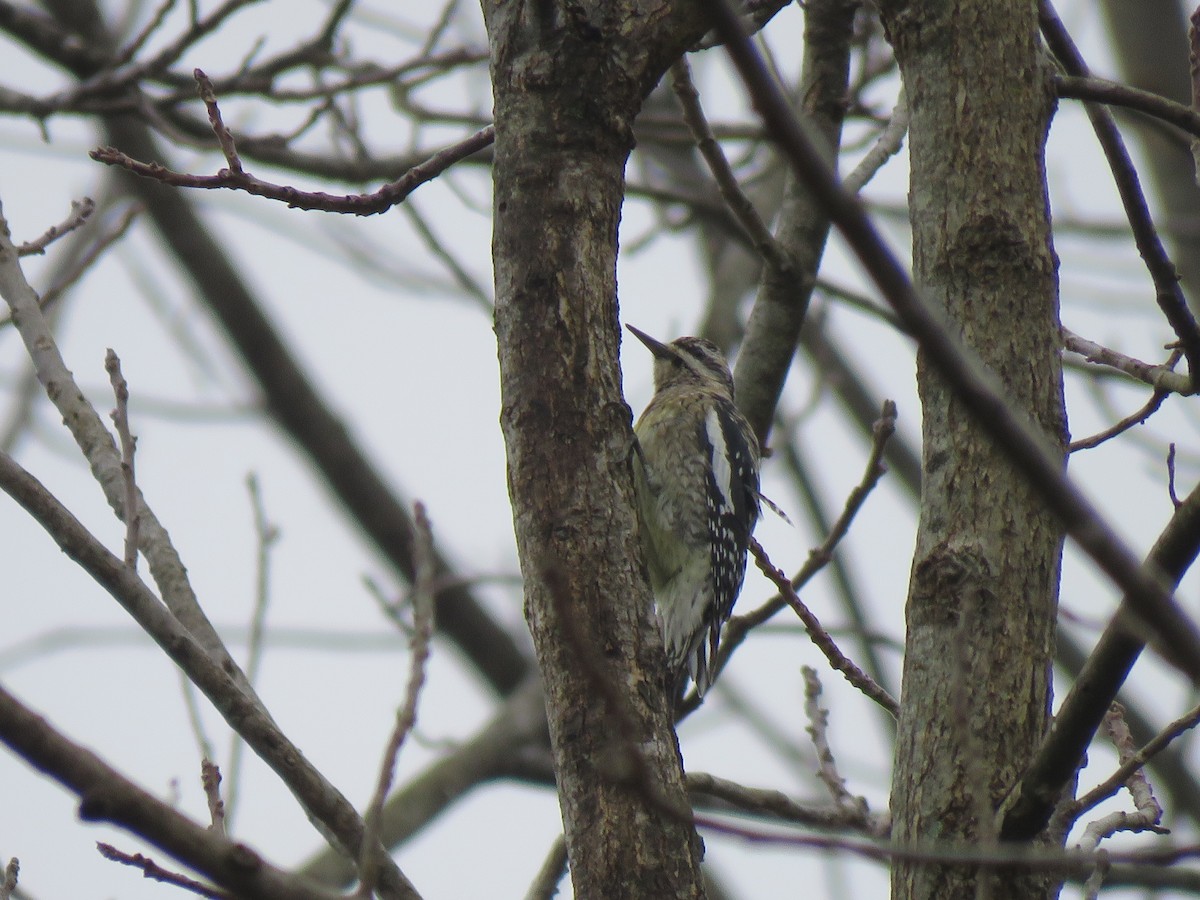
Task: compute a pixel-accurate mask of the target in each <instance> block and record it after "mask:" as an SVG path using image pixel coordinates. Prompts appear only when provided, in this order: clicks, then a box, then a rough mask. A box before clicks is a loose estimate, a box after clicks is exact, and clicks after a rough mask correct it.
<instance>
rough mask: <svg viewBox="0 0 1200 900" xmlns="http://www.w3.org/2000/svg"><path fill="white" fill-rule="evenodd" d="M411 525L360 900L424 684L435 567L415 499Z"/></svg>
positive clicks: (372, 871) (370, 884)
mask: <svg viewBox="0 0 1200 900" xmlns="http://www.w3.org/2000/svg"><path fill="white" fill-rule="evenodd" d="M413 525H414V535H413V538H414V544H413V563H414V566H415V569H416V572H415V574H414V577H413V590H412V607H413V628H412V635H411V637H410V639H409V652H410V657H409V664H408V688H407V690H406V691H405V694H404V702H403V704H402V705H401V707H400V709H399V710H398V711H397V712H396V724H395V727H394V728H393V729H392V734H391V737H390V738H389V739H388V744H387V748H386V750H384V754H383V762H382V763H381V765H380V767H379V779H378V781H377V783H376V786H375V793H374V796H372V798H371V803H370V805H369V806H368V807H367V813H366V815H365V816H364V822H365V823H366V824H365V826H364V828H363V841H362V851H361V852H360V853H359V858H358V868H359V882H360V888H359V893H360V894H361V895H362V896H363V897H365V898H370V897H371V892H372V891H373V890H374V887H375V879H376V877H377V876H378V871H379V860H378V854H379V853H381V852H384V851H383V850H382V847H381V845H380V844H379V834H380V827H381V819H382V815H383V804H384V801H385V800H386V799H387V795H388V792H389V791H390V790H391V788H392V781H393V780H394V778H395V774H396V759H397V757H398V756H399V754H400V748H401V747H402V746H404V739H405V738H406V737H408V734H409V732H410V731H412V729H413V726H414V725H415V724H416V722H417V701H418V700H419V699H420V697H421V688H422V687H424V685H425V665H426V663H427V662H428V661H429V648H430V643H431V642H432V640H433V597H434V590H435V589H434V579H435V577H436V575H437V566H436V563H435V560H434V552H433V532H432V530H431V528H430V525H429V518H428V516H427V515H426V514H425V506H424V504H422V503H420V502H417V503H416V504H414V515H413Z"/></svg>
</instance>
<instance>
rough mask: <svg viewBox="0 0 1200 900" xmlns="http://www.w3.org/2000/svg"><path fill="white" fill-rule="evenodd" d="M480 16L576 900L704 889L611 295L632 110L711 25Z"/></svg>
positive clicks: (532, 612) (504, 12)
mask: <svg viewBox="0 0 1200 900" xmlns="http://www.w3.org/2000/svg"><path fill="white" fill-rule="evenodd" d="M484 13H485V17H486V19H487V25H488V31H489V35H490V39H491V53H492V80H493V86H494V93H495V106H496V109H495V121H496V157H495V168H494V180H495V219H494V226H495V234H494V238H493V256H494V265H495V278H496V336H497V340H498V344H499V356H500V377H501V392H502V404H503V405H502V409H501V415H500V419H501V424H502V426H503V430H504V437H505V443H506V446H507V454H508V472H509V493H510V495H511V498H512V504H513V517H514V524H515V530H516V537H517V546H518V550H519V553H520V559H521V570H522V573H523V575H524V578H525V613H526V618H527V619H528V622H529V627H530V631H531V633H532V635H533V642H534V648H535V650H536V653H537V657H538V663H539V665H540V667H541V672H542V676H543V679H544V683H545V692H546V707H547V715H548V720H549V724H550V737H551V744H552V749H553V753H554V759H555V769H556V776H557V781H558V790H559V801H560V806H561V809H562V815H563V825H564V829H565V835H566V841H567V850H568V856H569V859H570V864H571V876H572V881H573V883H574V887H575V895H576V896H577V897H580V898H624V897H656V898H658V897H662V898H676V897H678V898H693V897H701V896H703V887H702V884H701V880H700V875H699V863H700V855H701V847H700V841H699V838H698V837H697V836H696V834H695V831H694V828H693V826H692V824H691V822H690V817H689V816H688V815H687V812H686V811H687V803H686V796H685V793H684V790H683V782H682V769H681V765H680V759H679V752H678V748H677V745H676V743H675V737H674V730H673V727H672V717H671V705H670V699H669V698H668V697H667V696H666V694H665V692H664V688H665V680H664V678H663V674H662V668H661V667H662V656H661V650H660V649H656V647H659V646H661V645H660V644H659V639H658V637H657V632H656V629H655V625H654V623H653V620H652V618H651V612H650V596H649V591H648V588H647V585H646V583H645V581H644V579H643V577H642V575H641V573H640V563H639V559H640V554H639V549H638V543H637V525H636V517H635V514H634V511H633V503H632V481H631V473H630V466H629V455H630V447H631V430H630V419H631V417H630V411H629V408H628V407H627V406H626V405H625V403H624V401H623V399H622V394H621V383H620V370H619V367H618V361H617V350H618V346H619V337H620V335H619V328H618V321H617V303H616V255H617V224H618V221H619V218H620V210H621V201H622V197H623V191H624V167H625V161H626V158H627V156H628V154H629V151H630V149H631V147H632V130H631V125H632V120H633V116H634V115H635V113H636V111H637V109H638V108H639V107H640V105H641V101H642V99H643V96H644V94H645V93H646V92H647V91H648V89H649V87H650V86H651V85H652V84H653V83H654V82H655V81H657V80H658V77H659V76H660V75H661V73H662V71H663V70H664V69H665V67H666V65H667V64H668V63H669V62H670V59H671V58H673V56H675V55H677V54H678V53H679V52H681V51H682V49H683V46H684V44H683V41H685V40H688V39H695V38H696V37H697V36H698V33H697V32H698V30H699V29H698V26H692V27H691V29H690V30H689V29H686V28H678V27H677V28H670V27H668V28H666V29H664V28H663V26H664V25H670V24H672V23H671V17H672V14H671V11H670V7H669V5H668V4H654V3H643V4H635V3H611V2H605V3H599V4H594V5H593V4H587V3H581V4H569V5H568V4H562V5H559V4H546V3H524V4H521V3H517V4H512V3H495V4H491V3H485V5H484ZM651 23H656V24H657V26H658V31H655V30H654V28H652V27H651ZM674 24H675V25H677V26H678V25H682V24H683V23H682V22H676V23H674ZM672 31H678V33H679V37H678V38H677V39H675V40H674V41H672V40H671V39H670V38H669V37H668V35H669V34H670V33H671V32H672ZM671 808H674V809H675V810H676V811H675V812H672V811H671Z"/></svg>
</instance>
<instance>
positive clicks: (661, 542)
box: [634, 338, 759, 693]
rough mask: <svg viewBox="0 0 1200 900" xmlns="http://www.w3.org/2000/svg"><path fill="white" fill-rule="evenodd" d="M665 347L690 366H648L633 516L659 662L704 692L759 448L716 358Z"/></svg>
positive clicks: (738, 571) (739, 566) (696, 343)
mask: <svg viewBox="0 0 1200 900" xmlns="http://www.w3.org/2000/svg"><path fill="white" fill-rule="evenodd" d="M669 346H670V347H671V348H672V349H675V350H677V351H679V350H682V351H684V352H685V353H687V355H688V357H690V358H689V359H688V360H687V362H688V365H686V367H685V366H681V365H679V364H678V363H674V362H673V361H671V360H669V359H659V360H657V362H656V365H655V383H656V386H657V387H658V390H657V391H656V393H655V395H654V398H653V399H652V400H651V402H650V404H649V405H648V406H647V407H646V410H645V412H643V413H642V415H641V417H640V418H639V419H638V422H637V425H636V426H635V432H636V434H637V438H638V445H639V449H638V452H637V454H635V458H634V461H635V466H634V468H635V478H636V484H637V489H638V507H639V509H638V512H639V515H640V517H641V523H642V529H641V530H642V540H643V542H644V544H645V546H646V554H645V555H646V557H647V565H648V567H649V573H650V582H651V586H652V587H653V589H654V595H655V600H656V604H657V607H658V615H659V619H660V622H661V624H662V629H663V639H664V643H665V645H666V651H667V660H668V664H669V665H670V666H671V667H672V669H674V670H675V671H677V672H680V673H682V672H684V671H686V672H687V673H688V674H689V675H690V676H691V678H692V680H693V681H694V682H695V684H696V687H697V690H698V691H699V692H700V693H703V692H704V691H705V690H706V689H707V688H708V687H709V686H710V685H711V683H712V677H713V672H712V670H711V668H710V665H711V662H712V660H713V659H714V657H715V654H716V652H717V647H718V644H719V640H720V633H721V626H722V625H724V623H725V621H726V620H727V619H728V618H729V616H730V614H731V613H732V611H733V604H734V601H735V600H736V599H737V595H738V592H739V591H740V589H741V585H742V580H743V577H744V575H745V571H746V552H747V546H748V544H749V538H750V534H751V532H752V531H753V528H754V524H755V522H756V521H757V519H758V512H759V504H758V464H759V449H758V442H757V441H756V440H755V438H754V434H753V432H752V431H751V429H750V426H749V423H747V422H746V420H745V418H744V417H743V416H742V414H741V413H740V412H738V410H737V407H736V406H735V404H734V402H733V382H732V378H731V377H730V376H729V370H728V368H727V367H726V366H725V361H724V358H723V357H722V356H721V355H720V352H719V351H718V350H717V349H716V348H715V347H713V345H711V344H709V343H708V342H707V341H700V340H699V339H697V338H681V339H679V340H678V341H675V342H674V343H673V344H671V345H669Z"/></svg>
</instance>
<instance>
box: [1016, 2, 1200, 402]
mask: <svg viewBox="0 0 1200 900" xmlns="http://www.w3.org/2000/svg"><path fill="white" fill-rule="evenodd" d="M1039 19H1040V21H1041V27H1042V34H1043V35H1044V36H1045V38H1046V41H1047V43H1048V44H1049V45H1050V49H1051V50H1052V51H1053V52H1054V55H1055V56H1056V57H1057V58H1058V60H1059V62H1060V63H1061V64H1062V66H1063V67H1064V68H1065V69H1066V70H1067V72H1068V73H1069V74H1071V75H1075V76H1084V77H1086V76H1087V75H1088V74H1089V73H1088V69H1087V64H1086V63H1085V62H1084V61H1083V57H1082V56H1081V55H1080V53H1079V49H1078V48H1077V47H1076V46H1075V43H1074V42H1073V41H1072V40H1071V36H1070V35H1069V34H1068V33H1067V29H1066V27H1065V26H1064V25H1063V23H1062V20H1061V19H1060V18H1059V17H1058V13H1057V12H1055V10H1054V5H1053V4H1052V3H1051V2H1050V0H1041V11H1040V15H1039ZM1084 108H1085V109H1086V111H1087V115H1088V119H1089V120H1091V123H1092V128H1093V129H1094V130H1095V132H1096V138H1097V140H1099V142H1100V147H1101V148H1102V149H1103V150H1104V156H1105V157H1106V158H1107V159H1108V166H1109V168H1110V169H1111V170H1112V174H1113V180H1114V181H1115V182H1116V184H1117V191H1118V192H1119V193H1120V195H1121V202H1122V203H1123V204H1124V206H1125V215H1126V216H1127V217H1128V219H1129V224H1130V226H1131V227H1132V228H1133V237H1134V241H1135V242H1136V243H1137V248H1138V253H1140V254H1141V256H1142V259H1143V260H1144V261H1145V263H1146V269H1147V270H1148V271H1149V273H1150V278H1151V279H1152V280H1153V282H1154V288H1155V299H1156V300H1157V301H1158V306H1159V309H1161V310H1162V312H1163V315H1164V316H1166V319H1167V321H1168V322H1170V323H1171V328H1172V329H1174V331H1175V336H1176V337H1178V338H1179V341H1180V345H1181V346H1182V347H1183V355H1184V357H1185V358H1186V359H1187V363H1188V372H1189V373H1190V374H1191V376H1192V382H1193V385H1196V384H1200V325H1197V324H1196V319H1195V317H1194V316H1193V315H1192V313H1191V310H1189V309H1188V305H1187V300H1186V299H1185V298H1184V296H1183V289H1182V288H1181V287H1180V285H1179V273H1178V272H1177V271H1176V270H1175V265H1174V263H1172V262H1171V259H1170V257H1169V256H1168V255H1167V250H1166V248H1165V247H1164V246H1163V244H1162V241H1161V240H1160V239H1159V236H1158V231H1157V229H1156V228H1155V226H1154V220H1153V218H1152V217H1151V215H1150V207H1149V205H1148V204H1147V203H1146V197H1145V195H1144V194H1143V193H1142V188H1141V182H1140V180H1139V179H1138V174H1137V170H1136V169H1135V168H1134V165H1133V160H1132V159H1131V158H1130V156H1129V151H1128V150H1126V149H1125V142H1124V141H1123V140H1122V139H1121V133H1120V132H1119V131H1118V130H1117V126H1116V123H1115V122H1114V121H1113V118H1112V113H1110V112H1109V111H1108V109H1106V108H1105V107H1103V106H1099V105H1097V104H1095V103H1086V104H1084ZM1193 390H1195V388H1193ZM1187 393H1191V391H1188V392H1187Z"/></svg>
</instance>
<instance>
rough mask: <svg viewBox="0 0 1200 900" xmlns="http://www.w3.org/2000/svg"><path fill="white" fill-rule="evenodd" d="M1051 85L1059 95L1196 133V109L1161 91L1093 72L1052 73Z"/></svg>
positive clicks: (1199, 121)
mask: <svg viewBox="0 0 1200 900" xmlns="http://www.w3.org/2000/svg"><path fill="white" fill-rule="evenodd" d="M1054 87H1055V88H1056V89H1057V91H1058V96H1060V97H1069V98H1072V99H1076V100H1091V101H1094V102H1096V103H1105V104H1108V105H1109V106H1122V107H1124V108H1126V109H1132V110H1136V111H1137V112H1140V113H1145V114H1146V115H1148V116H1153V117H1154V118H1156V119H1160V120H1161V121H1163V122H1169V123H1170V124H1172V125H1174V126H1175V127H1176V128H1179V129H1181V130H1183V131H1186V132H1187V133H1188V134H1191V135H1195V136H1197V137H1200V113H1197V112H1196V111H1195V110H1193V109H1189V108H1188V107H1186V106H1184V105H1183V104H1182V103H1176V102H1175V101H1174V100H1170V99H1168V98H1167V97H1164V96H1162V94H1155V93H1152V92H1151V91H1143V90H1139V89H1138V88H1135V87H1133V86H1131V85H1128V84H1121V83H1119V82H1116V81H1108V80H1107V79H1104V78H1096V77H1095V76H1094V75H1055V76H1054Z"/></svg>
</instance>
